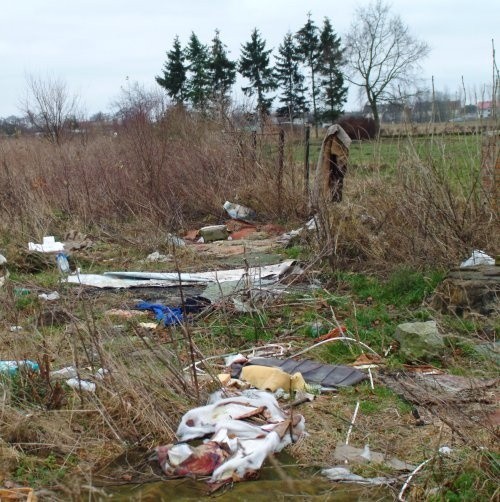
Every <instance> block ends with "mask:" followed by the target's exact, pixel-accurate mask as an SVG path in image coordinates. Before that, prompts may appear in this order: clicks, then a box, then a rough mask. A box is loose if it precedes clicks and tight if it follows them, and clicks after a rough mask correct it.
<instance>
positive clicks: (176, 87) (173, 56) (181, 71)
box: [155, 36, 186, 104]
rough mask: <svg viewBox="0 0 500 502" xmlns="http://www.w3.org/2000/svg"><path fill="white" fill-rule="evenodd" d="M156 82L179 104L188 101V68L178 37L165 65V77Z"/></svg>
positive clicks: (158, 78) (158, 77)
mask: <svg viewBox="0 0 500 502" xmlns="http://www.w3.org/2000/svg"><path fill="white" fill-rule="evenodd" d="M155 80H156V82H157V83H158V85H160V86H161V87H163V88H164V89H165V90H166V91H167V94H168V95H169V96H170V97H171V98H172V99H173V100H174V101H175V102H176V103H177V104H182V103H184V101H185V99H186V67H185V65H184V53H183V51H182V48H181V44H180V42H179V37H178V36H176V37H175V38H174V45H173V48H172V50H171V51H169V52H167V60H166V61H165V64H164V65H163V76H157V77H156V78H155Z"/></svg>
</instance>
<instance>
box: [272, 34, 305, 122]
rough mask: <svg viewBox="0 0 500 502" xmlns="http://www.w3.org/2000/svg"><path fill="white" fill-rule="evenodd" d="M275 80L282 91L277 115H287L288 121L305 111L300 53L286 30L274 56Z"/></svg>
mask: <svg viewBox="0 0 500 502" xmlns="http://www.w3.org/2000/svg"><path fill="white" fill-rule="evenodd" d="M275 75H276V82H277V83H278V87H279V88H280V89H281V90H282V91H283V93H282V94H281V95H280V96H279V101H280V103H283V105H284V106H281V107H279V108H278V109H277V110H276V113H277V114H278V116H281V117H288V119H289V120H290V122H292V121H293V119H294V118H295V117H298V116H301V115H302V114H303V113H304V111H305V104H306V103H305V101H306V100H305V97H304V91H305V89H304V75H302V73H301V72H300V55H299V54H298V52H297V47H296V46H295V43H294V38H293V35H292V34H291V33H290V32H288V33H287V34H286V35H285V38H284V39H283V42H282V43H281V45H280V46H279V48H278V55H277V56H276V70H275Z"/></svg>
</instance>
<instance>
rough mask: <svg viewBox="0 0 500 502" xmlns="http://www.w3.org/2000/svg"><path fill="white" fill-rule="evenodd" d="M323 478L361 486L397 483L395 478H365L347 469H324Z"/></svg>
mask: <svg viewBox="0 0 500 502" xmlns="http://www.w3.org/2000/svg"><path fill="white" fill-rule="evenodd" d="M321 474H323V476H326V477H327V478H328V479H329V480H331V481H336V482H338V483H356V484H361V485H373V486H380V485H392V484H393V483H395V482H396V479H395V478H384V477H377V478H364V477H363V476H359V475H357V474H353V473H352V472H351V471H350V470H349V469H347V468H346V467H331V468H330V469H323V470H322V471H321Z"/></svg>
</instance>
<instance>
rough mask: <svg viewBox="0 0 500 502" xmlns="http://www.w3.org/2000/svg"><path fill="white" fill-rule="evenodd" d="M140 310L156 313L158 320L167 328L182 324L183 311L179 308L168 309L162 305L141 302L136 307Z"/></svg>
mask: <svg viewBox="0 0 500 502" xmlns="http://www.w3.org/2000/svg"><path fill="white" fill-rule="evenodd" d="M135 308H136V309H138V310H150V311H152V312H153V313H154V315H155V317H156V320H157V321H160V322H162V323H163V324H164V325H165V326H172V325H174V324H180V323H181V322H182V319H183V317H182V310H181V309H180V308H178V307H168V306H167V305H161V304H160V303H149V302H139V303H138V304H137V305H136V306H135Z"/></svg>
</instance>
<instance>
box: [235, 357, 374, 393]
mask: <svg viewBox="0 0 500 502" xmlns="http://www.w3.org/2000/svg"><path fill="white" fill-rule="evenodd" d="M248 364H251V365H258V366H271V367H278V368H281V369H282V370H283V371H284V372H286V373H288V374H290V375H293V374H295V373H300V374H301V375H302V377H303V378H304V380H305V382H306V383H308V384H317V385H321V386H322V387H325V388H335V387H345V386H349V385H355V384H357V383H359V382H361V381H362V380H365V379H366V378H367V376H366V375H365V373H363V372H362V371H359V370H358V369H356V368H352V367H350V366H335V365H332V364H322V363H318V362H316V361H311V360H309V359H302V360H298V361H295V360H293V359H284V360H283V359H275V358H259V357H254V358H252V359H249V362H248ZM241 368H242V365H241V364H238V363H233V364H232V366H231V375H232V376H233V377H238V376H239V374H240V371H241ZM285 390H286V389H285Z"/></svg>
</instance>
